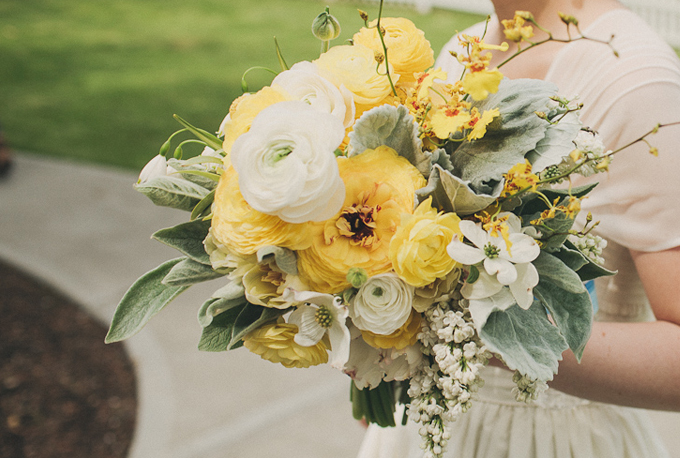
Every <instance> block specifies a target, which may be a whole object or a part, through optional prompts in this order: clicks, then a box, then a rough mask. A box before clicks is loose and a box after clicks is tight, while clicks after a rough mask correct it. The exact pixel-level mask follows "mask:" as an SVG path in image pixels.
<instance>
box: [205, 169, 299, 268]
mask: <svg viewBox="0 0 680 461" xmlns="http://www.w3.org/2000/svg"><path fill="white" fill-rule="evenodd" d="M308 229H309V227H308V226H307V225H306V224H304V223H303V224H291V223H287V222H285V221H282V220H281V219H280V218H278V217H276V216H272V215H267V214H264V213H260V212H259V211H257V210H254V209H253V208H252V207H251V206H250V205H248V203H247V202H246V201H245V199H244V198H243V196H242V195H241V192H240V191H239V188H238V175H237V174H236V172H235V171H234V169H233V168H232V167H229V168H227V169H226V170H225V172H224V173H222V177H221V178H220V182H219V183H218V184H217V189H216V190H215V202H214V205H213V218H212V228H211V232H212V235H213V237H214V238H215V239H216V240H217V241H218V242H220V243H222V244H224V245H226V246H227V247H229V248H230V249H231V250H233V251H235V252H238V253H241V254H243V255H250V254H253V253H255V252H257V250H258V249H260V248H261V247H263V246H265V245H275V246H280V247H284V248H289V249H291V250H300V249H303V248H307V247H308V246H309V233H308Z"/></svg>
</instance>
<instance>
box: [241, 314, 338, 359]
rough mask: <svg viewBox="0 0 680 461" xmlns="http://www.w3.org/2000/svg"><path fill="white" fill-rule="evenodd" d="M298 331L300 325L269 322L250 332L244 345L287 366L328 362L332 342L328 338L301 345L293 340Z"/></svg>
mask: <svg viewBox="0 0 680 461" xmlns="http://www.w3.org/2000/svg"><path fill="white" fill-rule="evenodd" d="M297 332H298V327H297V326H296V325H293V324H290V323H269V324H266V325H264V326H262V327H260V328H258V329H256V330H254V331H252V332H251V333H248V334H247V335H246V337H245V338H244V340H243V345H244V346H246V348H248V350H250V352H253V353H255V354H257V355H259V356H260V357H262V358H263V359H265V360H269V361H270V362H274V363H280V364H281V365H283V366H284V367H286V368H309V367H313V366H315V365H320V364H322V363H326V362H328V349H330V344H329V343H328V340H327V339H326V338H322V339H321V341H319V342H318V343H316V344H315V345H314V346H309V347H306V346H300V345H299V344H298V343H296V342H295V341H294V340H293V338H295V335H296V334H297Z"/></svg>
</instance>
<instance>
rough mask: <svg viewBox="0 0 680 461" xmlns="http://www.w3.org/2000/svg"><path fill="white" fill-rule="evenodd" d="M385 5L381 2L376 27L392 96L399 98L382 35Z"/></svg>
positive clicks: (382, 0) (381, 0) (383, 1)
mask: <svg viewBox="0 0 680 461" xmlns="http://www.w3.org/2000/svg"><path fill="white" fill-rule="evenodd" d="M383 3H385V0H380V9H379V10H378V22H377V23H376V27H377V29H378V37H380V43H381V44H382V48H383V54H384V55H385V73H386V74H387V80H389V82H390V87H391V88H392V94H394V96H397V89H396V88H395V87H394V82H393V81H392V76H391V75H390V64H389V61H388V60H387V45H385V37H384V36H383V33H382V28H381V27H380V20H381V19H382V11H383Z"/></svg>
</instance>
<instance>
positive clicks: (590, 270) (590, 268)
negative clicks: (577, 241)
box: [564, 240, 617, 281]
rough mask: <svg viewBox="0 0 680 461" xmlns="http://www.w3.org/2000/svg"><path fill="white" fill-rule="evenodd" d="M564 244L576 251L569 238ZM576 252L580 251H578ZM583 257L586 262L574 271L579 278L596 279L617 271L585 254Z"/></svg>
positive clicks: (585, 279) (614, 273)
mask: <svg viewBox="0 0 680 461" xmlns="http://www.w3.org/2000/svg"><path fill="white" fill-rule="evenodd" d="M564 245H565V246H566V247H567V248H569V249H570V250H573V251H578V250H577V249H576V246H574V244H573V243H571V242H570V241H569V240H567V241H566V242H564ZM578 252H579V253H581V252H580V251H578ZM581 255H583V253H581ZM583 257H584V258H586V260H587V261H588V262H587V263H586V264H585V265H584V266H582V267H581V268H579V269H578V270H577V271H576V273H577V274H578V276H579V277H580V278H581V280H583V281H587V280H593V279H596V278H598V277H610V276H612V275H616V274H617V271H611V270H609V269H607V268H605V267H602V266H601V265H599V264H597V263H596V262H595V261H593V260H592V259H590V258H588V257H587V256H585V255H583Z"/></svg>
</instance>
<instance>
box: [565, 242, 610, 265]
mask: <svg viewBox="0 0 680 461" xmlns="http://www.w3.org/2000/svg"><path fill="white" fill-rule="evenodd" d="M569 241H570V242H571V243H573V244H574V245H575V246H576V248H578V249H579V251H581V253H583V254H584V255H586V256H587V257H588V258H590V259H592V260H593V261H594V262H596V263H597V264H600V265H602V264H604V258H603V257H602V251H603V250H604V249H605V248H607V241H606V240H605V239H603V238H602V237H600V236H599V235H590V234H587V235H570V236H569Z"/></svg>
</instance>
